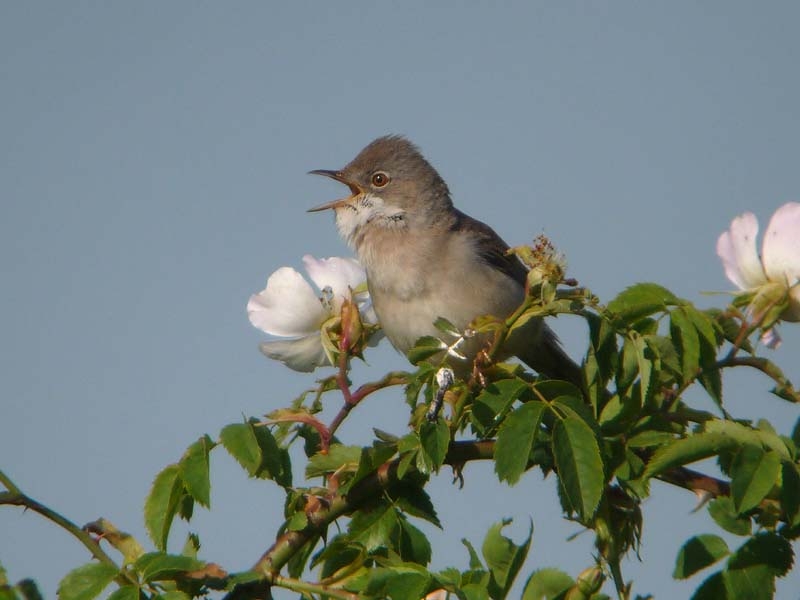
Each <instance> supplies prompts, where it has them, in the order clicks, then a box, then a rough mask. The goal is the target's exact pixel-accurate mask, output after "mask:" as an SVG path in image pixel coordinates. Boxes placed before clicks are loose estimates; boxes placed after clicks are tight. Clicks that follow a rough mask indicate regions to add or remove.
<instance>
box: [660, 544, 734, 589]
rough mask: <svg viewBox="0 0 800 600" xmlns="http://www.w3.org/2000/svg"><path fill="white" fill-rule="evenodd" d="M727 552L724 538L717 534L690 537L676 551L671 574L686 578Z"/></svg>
mask: <svg viewBox="0 0 800 600" xmlns="http://www.w3.org/2000/svg"><path fill="white" fill-rule="evenodd" d="M729 553H730V551H729V550H728V545H727V544H726V543H725V540H723V539H722V538H721V537H719V536H718V535H711V534H704V535H698V536H695V537H693V538H690V539H688V540H687V541H686V543H685V544H684V545H683V546H682V547H681V549H680V550H679V551H678V558H677V560H676V561H675V570H674V571H673V572H672V576H673V577H674V578H675V579H687V578H689V577H691V576H692V575H694V574H695V573H697V572H698V571H701V570H702V569H705V568H706V567H709V566H711V565H713V564H714V563H715V562H717V561H718V560H720V559H721V558H722V557H724V556H727V555H728V554H729Z"/></svg>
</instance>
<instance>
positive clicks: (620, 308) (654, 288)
mask: <svg viewBox="0 0 800 600" xmlns="http://www.w3.org/2000/svg"><path fill="white" fill-rule="evenodd" d="M678 303H680V300H679V299H678V298H676V297H675V296H674V295H673V294H672V292H670V291H669V290H668V289H666V288H664V287H662V286H660V285H658V284H655V283H637V284H636V285H632V286H631V287H629V288H626V289H625V290H623V291H622V292H620V293H619V294H618V295H617V297H616V298H614V299H613V300H612V301H611V302H609V303H608V307H607V308H608V311H609V312H610V313H613V314H615V315H616V316H617V317H619V318H620V319H622V320H623V321H624V322H626V323H634V322H635V321H638V320H639V319H642V318H644V317H647V316H649V315H652V314H653V313H656V312H661V311H665V310H666V309H667V306H669V305H675V304H678Z"/></svg>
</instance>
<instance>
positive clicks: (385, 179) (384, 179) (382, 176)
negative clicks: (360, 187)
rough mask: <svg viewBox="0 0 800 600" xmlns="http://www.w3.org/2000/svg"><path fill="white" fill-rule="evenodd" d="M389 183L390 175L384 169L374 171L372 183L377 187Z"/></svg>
mask: <svg viewBox="0 0 800 600" xmlns="http://www.w3.org/2000/svg"><path fill="white" fill-rule="evenodd" d="M387 183H389V176H388V175H387V174H386V173H383V172H382V171H378V172H377V173H373V175H372V185H374V186H375V187H379V188H380V187H383V186H385V185H386V184H387Z"/></svg>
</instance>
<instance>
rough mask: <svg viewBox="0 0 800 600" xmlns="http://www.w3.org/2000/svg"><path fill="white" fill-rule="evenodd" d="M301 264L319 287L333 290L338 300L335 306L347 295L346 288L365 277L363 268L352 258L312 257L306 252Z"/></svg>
mask: <svg viewBox="0 0 800 600" xmlns="http://www.w3.org/2000/svg"><path fill="white" fill-rule="evenodd" d="M303 264H304V265H305V267H306V271H307V272H308V275H309V277H311V280H312V281H313V282H314V283H315V284H316V286H317V287H318V288H319V289H324V288H325V287H328V286H329V287H330V288H331V289H332V290H333V293H334V294H335V295H336V297H337V302H339V304H338V305H337V306H339V305H340V304H341V300H342V299H343V298H345V297H347V294H348V289H350V288H356V287H358V286H359V285H360V284H361V283H363V282H364V280H365V279H366V278H367V275H366V273H365V272H364V268H363V267H362V266H361V265H360V264H359V262H358V261H357V260H355V259H353V258H341V257H339V256H332V257H331V258H314V257H313V256H311V255H310V254H306V255H305V256H304V257H303Z"/></svg>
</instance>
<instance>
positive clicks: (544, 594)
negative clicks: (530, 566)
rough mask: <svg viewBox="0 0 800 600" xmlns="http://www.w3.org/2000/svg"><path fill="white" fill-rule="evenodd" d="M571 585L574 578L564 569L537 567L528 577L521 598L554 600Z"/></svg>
mask: <svg viewBox="0 0 800 600" xmlns="http://www.w3.org/2000/svg"><path fill="white" fill-rule="evenodd" d="M573 585H575V580H574V579H572V577H570V576H569V575H567V574H566V573H564V571H560V570H558V569H539V570H538V571H534V572H533V573H532V574H531V576H530V577H529V578H528V582H527V583H526V584H525V589H524V590H523V592H522V600H556V599H557V598H561V595H562V594H563V593H564V592H566V591H567V590H568V589H569V588H571V587H572V586H573Z"/></svg>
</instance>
